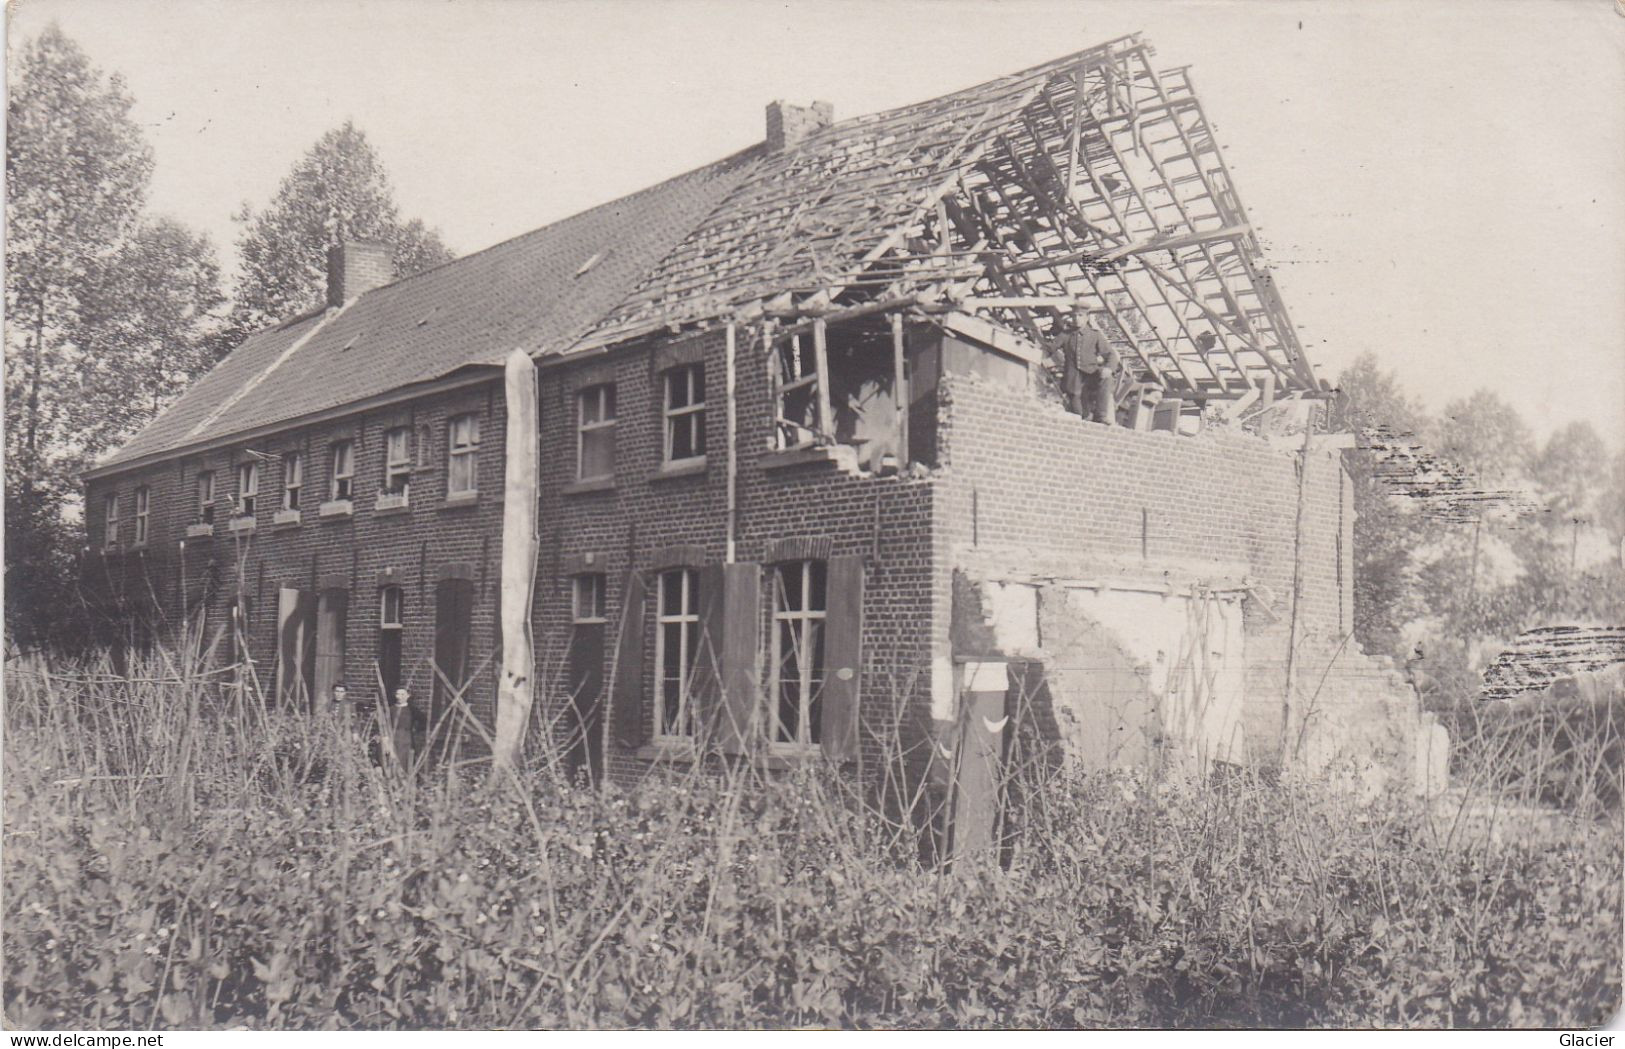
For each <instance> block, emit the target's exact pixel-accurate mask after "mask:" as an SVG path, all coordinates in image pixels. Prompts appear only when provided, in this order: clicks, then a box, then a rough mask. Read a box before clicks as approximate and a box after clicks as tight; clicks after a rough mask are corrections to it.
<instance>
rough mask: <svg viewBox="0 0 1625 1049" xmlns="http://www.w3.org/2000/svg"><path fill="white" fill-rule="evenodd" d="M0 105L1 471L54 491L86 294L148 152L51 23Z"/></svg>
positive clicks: (25, 55) (125, 112)
mask: <svg viewBox="0 0 1625 1049" xmlns="http://www.w3.org/2000/svg"><path fill="white" fill-rule="evenodd" d="M10 89H11V98H10V101H9V103H8V105H7V108H6V120H7V129H6V226H7V229H6V233H7V236H6V314H7V317H8V319H9V323H8V324H7V325H6V350H7V354H6V395H7V396H6V402H7V403H6V481H7V489H8V490H10V489H11V488H12V487H13V486H15V487H16V489H17V491H18V493H19V497H20V498H22V499H23V500H24V501H25V502H29V501H32V500H33V499H35V498H37V497H40V495H41V493H42V492H45V493H48V494H50V495H58V496H59V495H60V494H61V491H60V490H61V489H62V487H63V484H64V482H65V481H67V480H68V478H66V477H65V476H64V475H63V465H64V464H63V463H62V462H61V461H60V460H61V459H62V457H63V454H64V452H65V451H66V450H68V449H70V448H72V447H73V445H74V443H75V442H74V441H73V439H72V436H73V434H74V433H75V432H76V430H77V428H78V426H79V424H81V423H82V422H83V420H84V418H85V416H84V414H83V412H82V410H81V409H82V407H83V406H82V405H81V404H80V403H79V402H78V400H77V399H76V398H74V397H73V396H63V395H62V394H65V393H68V392H69V391H71V390H72V389H73V387H74V385H75V384H74V383H73V382H72V381H70V380H71V379H72V378H73V374H74V364H75V361H74V359H73V357H74V354H73V347H74V336H75V335H76V334H77V332H78V331H79V329H80V328H81V325H82V321H83V319H84V318H83V315H82V311H81V306H82V304H83V303H84V301H85V300H86V299H87V297H89V296H91V295H92V294H93V290H92V289H93V285H94V283H95V282H96V281H97V280H99V279H100V278H101V277H102V276H103V275H104V274H105V273H106V272H107V264H108V262H109V260H110V259H112V258H113V257H114V256H115V255H116V254H117V253H118V252H119V250H120V246H121V244H122V242H123V240H124V238H125V236H126V235H127V234H128V232H129V231H130V230H131V229H132V228H133V227H134V226H135V224H136V221H137V218H138V216H139V214H140V210H141V205H142V203H143V200H144V198H145V195H146V188H147V181H148V178H149V177H150V176H151V172H152V154H151V150H150V149H149V148H148V146H147V144H146V142H145V141H144V140H143V139H142V137H141V132H140V129H139V128H138V127H137V126H136V124H135V122H134V121H133V120H131V119H130V107H131V105H132V104H133V102H132V100H131V98H130V96H129V94H128V93H126V91H125V90H124V82H123V80H122V79H121V78H120V77H118V76H117V75H116V74H115V75H114V76H112V77H106V76H104V75H103V73H102V72H101V71H100V70H98V69H96V68H95V67H93V66H92V65H91V64H90V61H89V59H88V58H86V56H85V54H84V52H82V51H80V50H79V47H78V45H76V44H75V43H74V42H73V41H72V40H69V39H68V38H67V37H66V36H64V35H63V33H62V31H61V30H60V29H59V28H57V26H56V25H55V24H54V23H53V24H52V25H50V26H47V27H46V28H45V30H44V31H42V32H41V33H40V35H39V36H38V37H36V38H35V39H34V40H32V41H30V42H29V43H28V44H26V45H25V46H24V47H23V48H22V51H21V54H20V55H19V57H18V60H17V63H16V66H15V78H14V80H13V82H12V83H11V85H10Z"/></svg>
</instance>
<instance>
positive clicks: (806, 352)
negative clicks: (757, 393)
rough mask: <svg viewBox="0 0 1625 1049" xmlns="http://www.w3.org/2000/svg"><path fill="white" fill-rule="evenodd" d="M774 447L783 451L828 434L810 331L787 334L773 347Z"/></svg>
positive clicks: (813, 442) (802, 445)
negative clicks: (823, 415)
mask: <svg viewBox="0 0 1625 1049" xmlns="http://www.w3.org/2000/svg"><path fill="white" fill-rule="evenodd" d="M773 367H774V371H773V393H774V396H773V411H774V418H773V436H774V447H775V448H777V449H779V450H781V451H783V450H787V449H791V448H804V447H807V446H808V445H811V444H815V443H818V439H819V436H820V435H823V434H827V433H828V431H829V427H828V425H827V424H826V423H825V421H824V420H823V419H822V418H821V415H822V413H821V411H820V410H819V398H818V355H817V349H816V347H815V345H814V337H813V333H812V332H797V333H795V334H793V335H787V336H785V337H784V338H782V339H780V340H779V341H778V342H776V343H775V344H774V347H773Z"/></svg>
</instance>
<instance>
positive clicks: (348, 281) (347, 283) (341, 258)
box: [327, 240, 395, 309]
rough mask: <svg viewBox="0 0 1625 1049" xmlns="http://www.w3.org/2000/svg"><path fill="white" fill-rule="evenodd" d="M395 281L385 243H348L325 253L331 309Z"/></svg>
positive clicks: (386, 243)
mask: <svg viewBox="0 0 1625 1049" xmlns="http://www.w3.org/2000/svg"><path fill="white" fill-rule="evenodd" d="M394 279H395V262H394V251H393V250H392V249H391V247H390V245H389V242H388V241H382V240H347V241H343V242H342V243H339V244H334V245H333V246H332V247H330V248H328V249H327V305H328V306H329V307H331V308H333V309H337V308H338V307H340V306H343V305H344V304H345V303H346V302H349V301H350V300H351V299H353V298H355V297H356V296H358V295H364V294H366V293H367V292H369V291H371V290H372V289H374V288H381V287H383V286H384V285H385V284H388V283H389V282H390V281H392V280H394Z"/></svg>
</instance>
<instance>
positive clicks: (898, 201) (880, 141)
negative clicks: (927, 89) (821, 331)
mask: <svg viewBox="0 0 1625 1049" xmlns="http://www.w3.org/2000/svg"><path fill="white" fill-rule="evenodd" d="M1109 46H1110V45H1102V46H1101V47H1100V48H1092V49H1090V50H1089V51H1083V52H1079V53H1076V54H1071V55H1067V56H1065V57H1063V58H1058V59H1055V60H1053V61H1050V62H1046V63H1044V64H1043V65H1041V66H1035V67H1034V68H1032V69H1029V70H1026V71H1024V72H1021V73H1015V74H1012V75H1010V76H1006V77H1001V78H1000V79H998V80H993V81H989V82H988V83H985V84H981V85H979V86H977V87H973V88H968V89H966V90H964V91H957V92H955V93H953V94H951V95H944V96H942V97H940V98H935V99H931V100H929V101H926V102H920V103H916V104H914V105H910V106H904V107H902V108H900V109H893V110H889V111H887V112H884V113H877V114H874V115H871V116H866V117H859V118H856V119H854V120H847V121H842V122H840V123H837V124H835V125H833V126H831V127H829V128H825V129H823V130H821V131H818V132H815V133H814V134H813V135H812V136H810V137H809V138H807V139H806V140H805V141H804V142H802V143H801V144H800V145H799V146H798V147H796V148H794V149H790V150H786V151H784V152H783V153H779V154H776V155H770V156H766V157H764V158H763V160H762V162H761V164H759V165H758V166H757V167H756V168H755V169H754V170H753V171H752V172H751V173H750V175H749V177H748V178H747V179H746V180H745V181H744V182H743V183H742V184H741V185H740V186H739V188H738V189H737V190H735V191H734V192H733V194H731V195H730V196H729V197H728V198H727V200H725V201H724V202H723V203H722V205H721V206H720V207H719V208H718V209H717V210H716V211H714V212H713V213H712V214H711V216H710V217H709V218H708V219H707V220H706V221H705V223H704V224H703V225H701V226H700V227H699V228H698V229H696V230H695V231H694V232H693V233H691V234H690V235H689V236H687V237H686V238H684V240H683V242H682V243H681V244H680V245H679V246H678V247H677V249H676V250H675V251H673V252H672V253H671V254H670V255H669V256H667V258H666V259H665V260H664V261H663V262H662V263H661V265H660V267H659V268H658V269H657V270H655V271H654V272H653V273H651V274H650V275H649V276H648V277H647V278H645V279H644V280H643V281H641V282H640V283H639V284H638V286H637V287H636V289H635V290H634V291H633V292H632V294H631V296H630V297H629V298H627V300H626V301H625V302H624V303H622V304H621V305H620V307H619V308H618V309H617V310H615V311H614V312H613V313H612V314H610V315H609V316H607V317H605V318H604V320H603V321H602V322H601V323H600V324H598V325H597V326H596V327H595V328H593V330H592V331H591V332H590V333H589V334H588V335H587V336H586V337H585V338H584V339H583V340H582V341H581V343H579V344H578V346H579V347H583V348H584V347H590V346H602V345H608V344H612V343H615V342H619V341H621V340H623V339H626V338H630V337H633V336H636V335H639V334H642V333H645V332H648V331H651V330H654V329H655V328H658V327H660V326H661V325H665V324H672V323H682V322H685V321H690V320H697V319H702V318H705V317H709V316H713V315H715V314H717V313H719V312H722V311H723V310H725V309H726V308H727V307H728V306H730V305H734V304H739V303H744V302H748V301H750V300H752V299H756V298H762V297H771V296H774V295H777V294H779V293H780V292H783V291H787V290H789V291H800V292H812V291H814V290H816V289H819V288H823V287H827V286H830V285H835V286H839V285H840V284H841V283H843V282H844V280H845V279H847V278H850V277H854V276H856V275H857V274H858V272H859V271H860V270H861V269H862V267H863V264H864V263H865V262H866V261H867V259H868V257H871V256H872V255H873V254H876V253H877V249H879V248H882V247H883V245H884V244H885V241H886V239H887V237H888V236H889V235H891V234H893V233H894V232H895V231H897V230H899V229H900V228H902V227H904V226H906V225H909V224H911V223H912V221H913V220H914V218H915V217H916V216H917V215H918V214H919V212H920V210H921V209H922V207H923V206H925V205H926V204H927V203H929V202H930V200H931V197H932V196H933V191H934V190H935V189H937V188H938V187H940V186H941V185H942V183H943V182H944V181H945V180H947V179H949V178H952V177H953V176H954V175H955V174H956V173H958V172H959V171H961V170H963V169H964V168H966V167H968V166H969V165H971V164H973V163H975V161H976V159H977V157H978V156H979V155H980V153H981V151H982V150H983V149H984V148H985V147H986V145H987V144H988V143H989V142H990V141H991V140H992V139H994V138H995V137H996V136H997V134H998V133H999V132H1000V131H1001V130H1002V129H1004V128H1005V127H1006V126H1008V125H1009V124H1010V123H1011V122H1012V121H1016V120H1019V119H1020V117H1021V112H1022V110H1023V108H1025V107H1026V106H1027V104H1028V103H1030V102H1031V101H1032V100H1033V98H1034V97H1035V96H1036V95H1037V93H1038V92H1039V91H1040V90H1042V88H1043V86H1044V83H1045V82H1046V81H1047V80H1048V79H1049V78H1050V77H1051V76H1053V75H1054V74H1055V73H1056V72H1057V71H1058V70H1061V69H1065V68H1067V67H1069V66H1072V65H1075V64H1077V63H1078V62H1079V60H1080V59H1082V58H1085V57H1087V56H1089V55H1090V54H1091V53H1092V52H1095V51H1101V52H1104V50H1105V49H1106V48H1107V47H1109Z"/></svg>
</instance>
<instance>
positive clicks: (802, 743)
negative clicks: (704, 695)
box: [767, 558, 829, 750]
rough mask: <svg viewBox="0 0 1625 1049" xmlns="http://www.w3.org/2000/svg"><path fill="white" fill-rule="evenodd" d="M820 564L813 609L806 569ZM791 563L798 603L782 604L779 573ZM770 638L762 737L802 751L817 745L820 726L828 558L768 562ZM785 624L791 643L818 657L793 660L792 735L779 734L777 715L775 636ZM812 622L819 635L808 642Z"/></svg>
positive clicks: (779, 657) (779, 662) (779, 659)
mask: <svg viewBox="0 0 1625 1049" xmlns="http://www.w3.org/2000/svg"><path fill="white" fill-rule="evenodd" d="M814 565H818V566H821V568H822V570H823V579H824V586H823V591H824V593H823V598H824V599H823V602H822V605H821V606H820V607H818V608H813V607H812V605H813V587H812V579H813V577H812V571H813V566H814ZM791 567H794V568H795V569H796V570H798V571H799V572H800V580H799V581H800V585H801V603H802V607H800V608H794V609H792V608H787V607H785V605H784V599H785V598H786V597H787V596H788V595H787V594H786V592H785V588H784V585H783V581H782V577H781V575H780V573H782V572H784V571H786V570H787V569H790V568H791ZM772 587H773V593H772V602H773V604H772V610H773V614H772V637H771V638H770V645H771V649H770V656H769V663H768V691H767V695H768V714H769V718H770V724H769V734H768V739H769V741H770V744H771V745H772V746H773V747H776V748H780V749H796V750H805V749H810V748H816V747H819V746H820V745H821V744H822V726H821V725H820V724H819V720H820V718H821V715H822V709H821V706H820V705H819V700H820V698H821V696H820V693H821V691H822V689H823V684H824V680H823V679H824V672H825V670H826V669H827V668H826V667H825V666H824V665H823V664H824V662H825V661H826V660H827V658H828V656H827V653H825V652H823V651H821V649H823V648H824V647H825V645H826V643H827V638H826V631H827V627H826V625H825V624H826V623H827V622H828V619H829V562H828V561H827V560H824V559H822V558H806V559H803V560H797V561H782V562H779V563H778V564H775V565H774V566H773V580H772ZM785 623H788V624H791V629H792V631H793V632H794V634H795V637H796V642H795V643H796V645H797V646H798V648H799V649H800V650H801V651H803V652H805V651H808V650H809V649H810V650H811V651H812V653H814V654H815V655H817V656H818V657H819V658H818V659H816V660H813V659H799V660H798V661H797V669H798V671H799V677H800V680H799V682H798V683H797V688H796V691H797V696H796V705H797V714H796V724H797V731H796V735H795V738H794V739H785V738H783V737H784V736H785V734H786V733H785V732H784V725H783V722H782V719H781V718H780V714H779V708H780V705H781V703H782V702H783V697H782V696H781V694H780V686H781V684H782V682H781V679H780V671H781V668H782V667H783V663H784V652H783V643H782V641H781V634H782V631H781V629H780V627H781V624H785ZM814 623H816V624H818V631H819V636H818V638H817V643H816V644H814V643H812V642H811V641H810V639H811V635H812V629H813V624H814Z"/></svg>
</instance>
